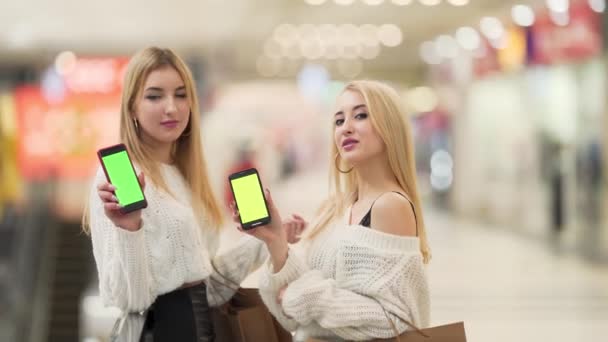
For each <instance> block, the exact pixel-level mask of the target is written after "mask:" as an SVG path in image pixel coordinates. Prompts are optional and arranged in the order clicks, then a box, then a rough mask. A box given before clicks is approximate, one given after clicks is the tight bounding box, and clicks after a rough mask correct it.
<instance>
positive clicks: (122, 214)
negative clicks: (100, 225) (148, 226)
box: [97, 144, 148, 231]
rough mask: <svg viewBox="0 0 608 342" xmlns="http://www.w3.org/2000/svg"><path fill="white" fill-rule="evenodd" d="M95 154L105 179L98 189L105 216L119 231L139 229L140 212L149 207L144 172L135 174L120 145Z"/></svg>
mask: <svg viewBox="0 0 608 342" xmlns="http://www.w3.org/2000/svg"><path fill="white" fill-rule="evenodd" d="M97 154H98V156H99V160H100V162H101V165H102V167H103V170H104V172H105V174H106V179H107V180H108V182H106V183H102V184H99V185H98V187H97V193H98V195H99V198H101V200H102V202H103V205H104V210H105V213H106V216H108V218H109V219H110V220H112V222H113V223H114V224H115V225H116V226H118V227H120V228H123V229H127V230H130V231H135V230H138V229H139V228H140V226H141V209H143V208H146V207H147V205H148V203H147V201H146V198H145V196H144V192H143V190H144V188H145V179H144V175H143V173H140V174H139V176H138V175H136V174H135V169H134V168H133V163H132V162H131V159H130V158H129V154H128V152H127V149H126V147H125V145H123V144H119V145H115V146H110V147H108V148H104V149H101V150H99V151H98V153H97Z"/></svg>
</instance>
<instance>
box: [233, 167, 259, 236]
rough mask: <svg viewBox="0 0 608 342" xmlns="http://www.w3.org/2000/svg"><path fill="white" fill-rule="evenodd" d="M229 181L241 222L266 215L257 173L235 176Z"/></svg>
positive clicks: (254, 219)
mask: <svg viewBox="0 0 608 342" xmlns="http://www.w3.org/2000/svg"><path fill="white" fill-rule="evenodd" d="M231 182H232V189H233V191H234V199H235V200H236V205H237V207H238V209H239V214H240V215H241V221H242V222H243V224H245V223H249V222H252V221H256V220H259V219H263V218H265V217H268V211H267V210H266V202H265V201H264V194H263V193H262V188H261V187H260V182H259V180H258V176H257V174H252V175H247V176H244V177H241V178H236V179H233V180H232V181H231Z"/></svg>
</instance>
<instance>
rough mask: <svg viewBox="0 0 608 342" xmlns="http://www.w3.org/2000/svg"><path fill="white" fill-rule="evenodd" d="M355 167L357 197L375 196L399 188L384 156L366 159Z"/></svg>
mask: <svg viewBox="0 0 608 342" xmlns="http://www.w3.org/2000/svg"><path fill="white" fill-rule="evenodd" d="M356 169H357V189H358V193H357V198H358V199H362V198H370V197H377V195H379V194H380V193H382V192H386V191H390V190H391V189H395V188H399V185H398V183H397V180H396V179H395V176H394V175H393V172H392V171H391V168H390V165H389V163H388V158H387V157H385V156H380V157H378V158H376V159H374V160H368V161H366V162H365V163H362V165H359V166H357V167H356Z"/></svg>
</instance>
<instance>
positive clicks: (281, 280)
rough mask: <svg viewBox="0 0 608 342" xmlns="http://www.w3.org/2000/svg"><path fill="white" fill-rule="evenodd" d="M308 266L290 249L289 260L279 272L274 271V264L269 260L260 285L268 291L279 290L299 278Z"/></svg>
mask: <svg viewBox="0 0 608 342" xmlns="http://www.w3.org/2000/svg"><path fill="white" fill-rule="evenodd" d="M307 270H308V267H307V265H306V264H304V262H303V261H302V260H301V259H300V258H299V257H298V256H297V255H296V254H295V253H294V252H293V250H292V249H289V252H288V254H287V260H286V261H285V265H283V268H281V270H279V272H276V273H273V272H272V271H273V265H272V262H271V261H270V260H269V261H268V262H267V263H266V267H265V268H264V273H265V274H264V277H263V281H262V284H261V286H260V287H265V288H266V290H267V291H270V292H278V291H279V290H280V289H281V288H282V287H284V286H285V285H288V284H289V283H290V282H292V281H294V280H296V279H298V278H299V277H300V276H301V275H302V274H303V273H304V272H306V271H307Z"/></svg>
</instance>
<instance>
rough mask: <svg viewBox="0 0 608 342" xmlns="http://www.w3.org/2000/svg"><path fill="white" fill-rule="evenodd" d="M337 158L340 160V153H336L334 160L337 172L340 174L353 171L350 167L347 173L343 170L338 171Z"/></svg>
mask: <svg viewBox="0 0 608 342" xmlns="http://www.w3.org/2000/svg"><path fill="white" fill-rule="evenodd" d="M338 158H340V153H336V158H334V164H335V166H336V169H337V170H338V172H340V173H350V172H351V171H352V170H353V169H354V167H351V168H350V169H348V170H347V171H344V170H342V169H340V163H339V162H338Z"/></svg>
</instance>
